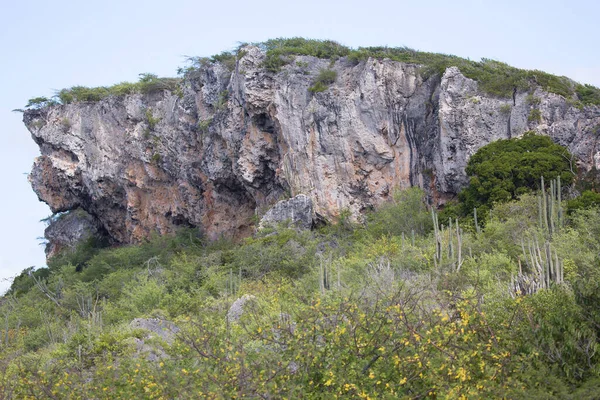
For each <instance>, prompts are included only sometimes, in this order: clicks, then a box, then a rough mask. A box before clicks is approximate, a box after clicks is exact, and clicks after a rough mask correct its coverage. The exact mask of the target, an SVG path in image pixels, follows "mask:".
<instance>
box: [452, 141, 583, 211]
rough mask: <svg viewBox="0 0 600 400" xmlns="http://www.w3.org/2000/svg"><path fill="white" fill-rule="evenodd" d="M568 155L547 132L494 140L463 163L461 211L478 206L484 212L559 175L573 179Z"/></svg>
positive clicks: (566, 183)
mask: <svg viewBox="0 0 600 400" xmlns="http://www.w3.org/2000/svg"><path fill="white" fill-rule="evenodd" d="M574 168H575V167H574V166H573V158H572V155H571V154H570V153H569V152H568V150H567V149H565V148H564V147H562V146H560V145H558V144H555V143H554V142H553V141H552V139H550V138H549V137H547V136H541V135H535V134H534V133H532V132H526V133H525V134H524V135H523V137H521V138H513V139H507V140H498V141H496V142H492V143H490V144H488V145H486V146H484V147H482V148H481V149H479V150H478V151H477V152H476V153H475V154H474V155H473V156H472V157H471V158H470V159H469V162H468V164H467V168H466V172H467V175H468V176H469V177H470V182H469V186H468V187H467V188H465V189H464V190H463V191H462V192H461V193H460V199H461V202H462V204H461V207H462V210H461V211H462V214H463V215H466V214H470V213H471V212H473V209H474V208H480V211H481V214H482V215H485V213H487V211H489V209H490V208H491V207H492V205H493V204H494V203H502V202H506V201H509V200H514V199H517V198H518V197H519V196H521V195H522V194H524V193H530V192H532V191H534V190H538V189H540V185H541V178H542V177H544V178H546V182H549V181H550V180H551V179H555V178H557V177H560V179H561V180H562V183H563V184H565V185H568V184H570V183H571V182H572V181H573V178H574V176H575V175H574V174H575V171H574V170H573V169H574Z"/></svg>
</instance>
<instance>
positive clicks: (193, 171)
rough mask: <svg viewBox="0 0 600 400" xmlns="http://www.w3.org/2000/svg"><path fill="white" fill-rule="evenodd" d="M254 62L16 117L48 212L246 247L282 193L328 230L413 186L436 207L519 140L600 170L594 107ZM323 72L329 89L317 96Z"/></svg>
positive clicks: (252, 53)
mask: <svg viewBox="0 0 600 400" xmlns="http://www.w3.org/2000/svg"><path fill="white" fill-rule="evenodd" d="M263 59H264V53H262V52H261V50H259V49H258V48H256V47H247V48H246V55H245V56H244V57H243V58H242V59H241V60H240V61H239V62H238V63H237V66H236V68H235V70H234V71H229V70H228V69H226V68H225V66H224V65H222V64H219V63H214V64H210V65H207V66H205V67H203V68H202V69H200V70H198V71H195V72H191V73H189V74H187V76H186V77H185V78H184V80H183V82H182V88H183V91H182V92H183V94H181V93H179V95H177V94H175V93H172V92H169V91H164V92H161V93H153V94H147V95H141V94H137V95H128V96H122V97H110V98H107V99H104V100H102V101H99V102H89V103H73V104H68V105H63V106H51V107H46V108H44V109H41V110H29V111H26V113H25V116H24V121H25V124H26V125H27V127H28V129H29V130H30V131H31V133H32V135H33V138H34V140H35V141H36V142H37V143H38V144H39V146H40V150H41V154H42V155H41V156H40V157H38V158H37V159H36V161H35V164H34V167H33V171H32V173H31V175H30V180H31V183H32V186H33V188H34V190H35V192H36V193H37V194H38V196H39V198H40V199H41V200H42V201H44V202H46V203H48V204H49V206H50V207H51V209H52V211H54V212H60V211H65V210H70V209H75V208H81V209H83V210H85V211H87V212H88V213H89V214H90V215H91V216H93V217H94V218H95V220H97V221H98V223H99V224H100V226H101V227H102V228H103V230H105V231H106V232H108V235H109V236H110V237H111V238H112V239H113V240H114V241H115V242H118V243H128V242H132V241H136V240H139V239H140V238H143V237H145V236H147V235H149V234H150V233H151V232H153V231H159V232H161V233H166V232H169V231H172V230H173V229H174V228H175V227H176V226H178V225H191V226H200V227H203V228H204V230H205V232H206V233H207V234H208V235H209V236H211V237H218V236H219V235H222V234H224V235H229V236H237V235H245V234H248V233H249V232H251V229H252V224H251V221H252V220H253V216H254V215H255V214H262V213H264V212H265V211H266V210H268V208H269V207H270V206H272V205H273V204H275V203H276V202H277V201H278V200H281V199H284V198H286V197H289V196H290V195H291V196H295V195H298V194H304V195H306V196H308V197H309V198H310V199H311V200H312V202H313V209H314V213H315V215H316V216H319V217H322V218H326V219H335V217H336V216H337V215H338V214H339V212H340V211H341V210H344V209H347V210H350V211H351V213H352V215H354V216H355V217H359V216H360V213H361V212H362V211H364V210H365V209H367V208H369V207H372V206H374V205H377V204H378V203H381V202H382V201H385V199H386V198H387V197H388V196H389V195H390V193H391V192H392V191H393V190H394V189H395V188H405V187H409V186H412V185H418V186H421V187H423V188H425V189H426V190H427V192H428V193H429V194H430V196H431V200H432V202H436V203H441V202H443V201H445V200H446V199H447V198H449V197H450V196H452V195H454V194H456V193H457V192H458V191H459V190H460V188H461V187H463V186H464V185H465V184H466V182H467V180H466V176H465V172H464V169H465V166H466V163H467V161H468V159H469V157H470V156H471V155H472V154H473V153H474V152H475V151H476V150H477V149H478V148H480V147H481V146H483V145H485V144H487V143H489V142H491V141H493V140H497V139H501V138H509V137H516V136H520V135H521V134H523V132H525V131H527V130H535V131H537V132H539V133H542V134H546V135H549V136H551V137H552V138H553V139H554V140H555V141H556V142H557V143H560V144H562V145H565V146H568V147H569V148H570V150H571V151H572V152H573V153H574V154H575V155H576V156H577V157H578V159H579V163H580V166H581V167H583V168H584V169H589V168H591V166H592V165H594V164H597V167H600V152H599V151H598V149H597V146H596V137H595V135H593V131H594V129H595V128H596V127H597V126H598V125H600V108H598V107H585V108H584V109H583V110H580V109H577V108H575V107H573V106H571V105H570V103H569V102H568V101H567V100H565V99H564V98H562V97H561V96H558V95H553V94H548V93H545V92H543V91H542V90H540V89H538V90H537V91H535V93H533V96H531V94H528V93H517V95H516V97H515V99H514V105H513V99H498V98H492V97H488V96H486V95H484V94H483V93H481V92H480V91H478V88H477V83H476V82H475V81H473V80H470V79H467V78H465V77H464V76H463V75H461V73H460V71H459V70H458V69H457V68H454V67H451V68H448V69H447V70H446V71H445V73H444V74H443V76H441V77H439V76H433V77H430V78H428V79H426V80H424V79H423V78H422V75H421V74H420V73H419V70H420V67H419V66H416V65H411V64H403V63H399V62H394V61H389V60H383V61H381V60H376V59H369V60H367V61H365V62H361V63H359V64H357V65H356V64H352V63H350V62H348V61H347V60H345V59H343V58H342V59H340V60H338V61H336V62H335V63H334V64H333V65H330V61H329V60H321V59H317V58H313V57H304V56H299V57H297V58H296V60H295V62H293V63H291V64H289V65H288V66H286V67H284V68H283V69H282V71H280V72H279V73H276V74H274V73H271V72H268V71H267V70H265V69H264V68H262V67H261V62H262V60H263ZM325 68H331V69H333V70H335V71H336V72H337V78H336V81H335V83H334V84H332V85H331V86H330V87H329V88H328V89H327V90H326V91H324V92H320V93H311V92H310V91H309V90H308V88H309V87H310V86H311V85H312V84H313V82H314V79H315V76H317V75H318V73H319V71H320V70H321V69H325ZM532 98H535V99H536V101H535V103H532V102H531V99H532ZM533 108H535V109H537V110H539V112H538V111H536V112H535V114H532V111H531V110H532V109H533ZM532 116H533V117H532Z"/></svg>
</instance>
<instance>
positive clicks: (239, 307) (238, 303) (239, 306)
mask: <svg viewBox="0 0 600 400" xmlns="http://www.w3.org/2000/svg"><path fill="white" fill-rule="evenodd" d="M255 298H256V297H255V296H253V295H251V294H245V295H243V296H242V297H240V298H239V299H237V300H235V301H234V302H233V304H232V305H231V307H229V310H228V311H227V320H228V321H229V322H238V321H239V320H240V318H242V315H243V314H244V308H245V307H247V305H248V303H249V302H251V301H252V300H254V299H255Z"/></svg>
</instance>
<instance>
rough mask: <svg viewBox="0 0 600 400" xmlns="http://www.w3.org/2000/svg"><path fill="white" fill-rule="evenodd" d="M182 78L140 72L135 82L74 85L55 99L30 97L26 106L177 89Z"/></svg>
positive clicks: (37, 106)
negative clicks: (92, 85)
mask: <svg viewBox="0 0 600 400" xmlns="http://www.w3.org/2000/svg"><path fill="white" fill-rule="evenodd" d="M179 82H180V80H179V79H177V78H159V77H158V76H156V75H154V74H140V79H139V80H138V81H137V82H135V83H132V82H121V83H117V84H116V85H113V86H100V87H94V88H90V87H85V86H73V87H71V88H68V89H62V90H60V91H59V92H58V93H57V94H56V95H55V96H54V98H53V99H48V98H46V97H36V98H34V99H30V100H29V101H28V103H27V105H26V106H25V108H41V107H46V106H51V105H57V104H70V103H76V102H82V101H100V100H102V99H104V98H106V97H109V96H124V95H127V94H133V93H153V92H158V91H162V90H169V91H177V90H178V88H179Z"/></svg>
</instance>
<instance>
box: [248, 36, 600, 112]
mask: <svg viewBox="0 0 600 400" xmlns="http://www.w3.org/2000/svg"><path fill="white" fill-rule="evenodd" d="M259 45H260V46H262V47H263V48H264V49H265V50H266V51H267V58H266V60H265V67H266V68H267V69H269V70H271V71H274V72H277V71H279V69H280V68H281V67H283V66H284V65H286V64H289V63H290V62H291V61H293V59H294V57H293V56H295V55H305V56H313V57H318V58H324V59H329V60H335V59H337V58H340V57H347V58H348V60H350V61H353V62H360V61H363V60H366V59H368V58H377V59H385V58H388V59H391V60H394V61H400V62H405V63H412V64H419V65H423V66H424V67H425V68H424V70H423V72H424V74H425V76H429V75H432V74H441V73H443V72H444V70H445V69H446V68H448V67H450V66H455V67H458V68H459V69H460V71H461V72H462V73H463V74H464V75H465V76H466V77H468V78H471V79H474V80H476V81H477V82H478V83H479V87H480V89H481V90H483V91H484V92H486V93H489V94H491V95H493V96H500V97H510V96H512V94H513V90H515V89H517V90H520V91H523V90H529V89H530V88H531V87H532V86H533V85H539V86H541V87H542V88H544V90H547V91H548V92H551V93H556V94H559V95H561V96H564V97H566V98H568V99H571V98H573V97H574V96H575V97H576V98H577V100H578V101H579V102H580V103H581V104H596V105H597V104H600V89H598V88H596V87H594V86H591V85H581V84H578V83H575V82H573V81H572V80H570V79H568V78H566V77H564V76H555V75H552V74H548V73H546V72H543V71H538V70H523V69H518V68H515V67H511V66H510V65H508V64H505V63H502V62H499V61H495V60H489V59H482V60H481V61H471V60H467V59H465V58H461V57H457V56H453V55H448V54H440V53H428V52H423V51H417V50H413V49H411V48H408V47H395V48H394V47H359V48H358V49H352V48H349V47H346V46H343V45H341V44H339V43H336V42H333V41H329V40H311V39H304V38H292V39H282V38H280V39H273V40H269V41H267V42H265V43H260V44H259Z"/></svg>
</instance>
